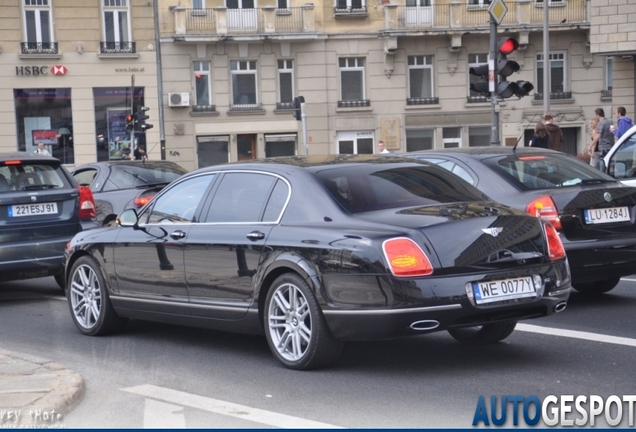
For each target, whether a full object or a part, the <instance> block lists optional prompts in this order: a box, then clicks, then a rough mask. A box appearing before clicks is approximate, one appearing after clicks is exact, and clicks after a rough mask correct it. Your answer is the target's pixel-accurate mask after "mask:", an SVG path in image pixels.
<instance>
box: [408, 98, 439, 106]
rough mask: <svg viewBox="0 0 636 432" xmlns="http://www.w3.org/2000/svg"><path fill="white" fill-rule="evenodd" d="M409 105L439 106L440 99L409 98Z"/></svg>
mask: <svg viewBox="0 0 636 432" xmlns="http://www.w3.org/2000/svg"><path fill="white" fill-rule="evenodd" d="M406 104H407V105H437V104H439V98H437V97H429V98H408V99H406Z"/></svg>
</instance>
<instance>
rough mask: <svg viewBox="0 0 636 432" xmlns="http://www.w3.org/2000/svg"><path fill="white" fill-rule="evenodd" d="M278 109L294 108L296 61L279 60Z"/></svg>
mask: <svg viewBox="0 0 636 432" xmlns="http://www.w3.org/2000/svg"><path fill="white" fill-rule="evenodd" d="M277 108H278V109H293V108H294V61H293V60H278V106H277Z"/></svg>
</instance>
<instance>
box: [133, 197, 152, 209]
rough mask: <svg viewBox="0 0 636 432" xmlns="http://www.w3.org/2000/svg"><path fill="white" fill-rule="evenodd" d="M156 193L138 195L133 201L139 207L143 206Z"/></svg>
mask: <svg viewBox="0 0 636 432" xmlns="http://www.w3.org/2000/svg"><path fill="white" fill-rule="evenodd" d="M153 196H154V195H143V196H138V197H136V198H135V199H134V200H133V203H134V204H135V205H136V206H137V207H143V206H145V205H146V204H148V201H150V200H151V199H152V197H153Z"/></svg>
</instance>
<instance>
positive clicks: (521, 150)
mask: <svg viewBox="0 0 636 432" xmlns="http://www.w3.org/2000/svg"><path fill="white" fill-rule="evenodd" d="M434 154H440V155H441V154H444V155H447V156H457V157H460V158H461V156H467V157H470V158H473V159H486V158H489V157H492V156H511V155H517V156H521V155H540V154H541V155H563V154H564V153H562V152H558V151H555V150H549V149H544V148H536V147H517V146H515V147H500V146H487V147H462V148H449V149H435V150H422V151H417V152H410V153H402V155H403V156H406V157H412V156H417V155H423V156H424V155H434Z"/></svg>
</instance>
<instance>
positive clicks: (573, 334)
mask: <svg viewBox="0 0 636 432" xmlns="http://www.w3.org/2000/svg"><path fill="white" fill-rule="evenodd" d="M515 330H519V331H524V332H528V333H538V334H544V335H550V336H562V337H569V338H572V339H583V340H587V341H592V342H603V343H610V344H614V345H625V346H630V347H636V339H630V338H625V337H619V336H610V335H604V334H599V333H588V332H582V331H576V330H564V329H557V328H552V327H541V326H537V325H532V324H517V326H516V327H515Z"/></svg>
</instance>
